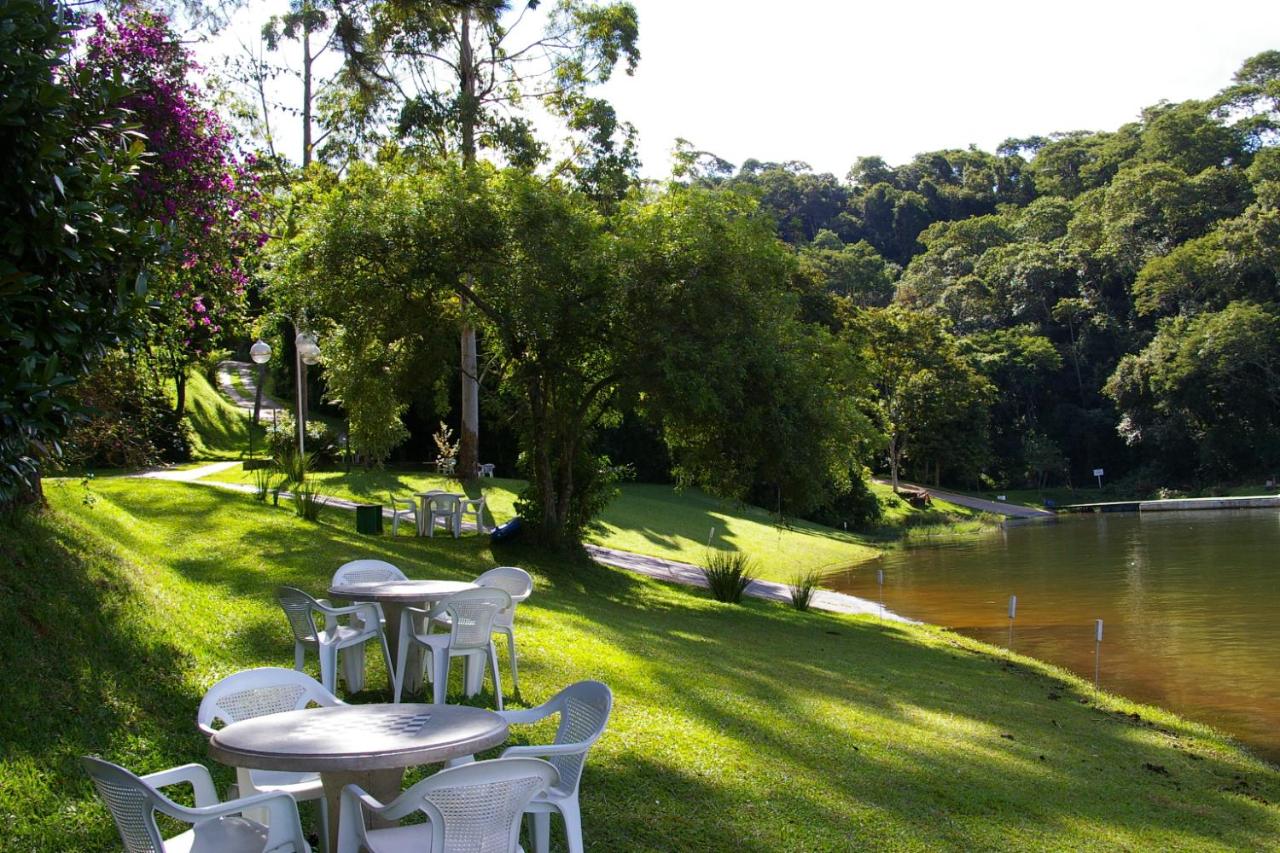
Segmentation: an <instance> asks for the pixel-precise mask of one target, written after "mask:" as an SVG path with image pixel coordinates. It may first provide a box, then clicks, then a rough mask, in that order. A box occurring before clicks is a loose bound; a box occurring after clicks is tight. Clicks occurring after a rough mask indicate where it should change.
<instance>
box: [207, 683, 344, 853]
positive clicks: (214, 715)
mask: <svg viewBox="0 0 1280 853" xmlns="http://www.w3.org/2000/svg"><path fill="white" fill-rule="evenodd" d="M312 704H315V705H318V706H320V707H329V706H331V705H342V704H344V703H343V702H342V700H341V699H339V698H338V697H337V696H334V695H333V694H332V693H330V692H329V691H328V690H326V689H325V688H324V685H323V684H321V683H320V682H318V681H316V680H315V679H314V678H312V677H311V676H309V675H307V674H306V673H304V672H297V671H295V670H292V669H283V668H281V667H276V666H263V667H258V668H257V669H247V670H244V671H243V672H237V673H235V674H234V675H228V676H227V677H226V678H224V679H222V680H221V681H219V682H218V683H217V684H215V685H213V686H212V687H210V688H209V691H208V692H207V693H205V694H204V699H202V700H201V702H200V709H199V710H198V711H197V712H196V727H197V728H199V729H200V731H202V732H204V734H205V735H208V736H210V737H212V736H213V733H214V732H215V731H216V729H215V728H214V725H215V724H220V725H222V726H229V725H231V724H232V723H238V722H240V721H241V720H251V719H253V718H255V717H262V716H266V715H267V714H279V713H283V712H285V711H298V710H301V709H303V708H307V707H310V706H311V705H312ZM236 788H237V790H238V791H239V794H240V796H246V795H249V794H261V793H273V794H274V793H284V794H288V795H289V796H291V797H293V799H294V800H296V801H297V802H306V801H308V800H319V801H320V835H321V839H322V840H323V838H324V835H325V831H326V830H327V829H328V820H329V818H328V805H327V804H326V802H325V799H324V787H323V786H322V785H321V784H320V774H319V773H298V772H292V771H286V770H250V769H248V768H245V767H237V768H236ZM254 817H256V816H254ZM321 846H325V845H323V844H322V845H321Z"/></svg>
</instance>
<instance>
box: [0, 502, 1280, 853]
mask: <svg viewBox="0 0 1280 853" xmlns="http://www.w3.org/2000/svg"><path fill="white" fill-rule="evenodd" d="M47 492H48V495H49V500H50V503H51V505H52V509H51V511H49V512H46V513H44V514H43V515H40V516H32V515H25V516H18V517H15V518H9V519H7V520H5V521H3V522H0V524H2V525H3V526H0V605H3V606H4V607H5V612H6V613H9V614H11V616H10V623H9V628H8V630H6V631H5V632H4V633H3V635H0V649H2V650H3V654H4V660H5V672H4V679H3V680H2V681H0V685H3V686H2V687H0V691H3V695H2V697H0V698H2V699H3V708H4V713H3V714H0V813H3V814H4V815H5V816H6V824H7V825H6V828H5V845H4V846H5V849H13V850H78V851H95V850H118V849H119V842H118V840H117V839H116V838H115V835H114V830H113V828H112V825H111V822H110V819H109V817H108V815H107V813H106V811H105V809H104V808H103V807H102V806H101V805H100V804H99V803H98V802H97V801H96V799H95V798H94V796H93V794H92V791H91V787H90V784H89V782H88V780H87V779H86V778H85V777H84V776H83V774H82V773H81V771H80V769H79V767H78V764H77V757H78V756H79V755H81V754H85V753H98V754H101V755H103V756H104V757H106V758H108V759H110V760H113V761H117V762H120V763H123V764H125V765H127V766H130V767H132V768H134V769H135V770H138V771H142V772H147V771H152V770H156V769H160V768H162V767H168V766H172V765H176V764H181V763H183V762H187V761H201V762H204V763H206V764H208V763H209V762H208V759H207V757H206V754H205V747H204V744H203V741H202V739H201V738H200V736H199V735H197V734H196V730H195V727H194V723H193V718H194V715H195V710H196V706H197V705H198V703H199V700H200V697H201V695H202V694H203V692H204V690H205V689H207V688H208V687H209V686H210V685H211V684H212V683H213V682H214V681H215V680H216V679H218V678H219V677H221V676H223V675H226V674H228V673H230V672H234V671H236V670H239V669H242V668H246V667H251V666H258V665H267V664H273V665H283V666H288V665H289V663H290V661H291V660H292V641H291V639H290V636H289V634H288V631H287V629H286V626H285V621H284V617H283V616H282V615H281V613H280V612H279V610H278V608H277V607H276V605H275V604H274V602H273V599H272V590H273V589H274V587H275V586H276V585H278V584H281V583H288V584H294V585H298V586H301V587H304V588H306V589H310V590H313V591H317V592H318V591H320V590H323V589H324V587H325V585H326V582H327V580H328V577H329V576H330V574H331V573H332V571H333V570H334V569H335V568H336V567H337V566H338V565H339V564H340V563H342V562H344V561H346V560H348V559H352V558H355V557H366V556H370V557H382V558H385V559H389V560H391V561H393V562H395V563H396V564H398V565H400V566H401V567H402V568H404V569H405V570H406V572H407V573H408V574H409V575H410V576H412V577H435V578H468V577H471V576H473V575H475V574H477V573H478V572H480V571H482V570H483V569H486V568H488V567H490V566H492V565H494V564H497V563H503V564H512V563H514V564H518V565H523V566H525V567H526V568H528V569H529V570H530V571H531V572H532V573H533V574H534V576H535V579H536V583H537V588H536V591H535V593H534V595H533V597H532V598H530V599H529V601H528V602H526V603H525V604H523V605H521V609H520V613H519V615H518V617H517V621H518V625H519V642H520V649H521V656H522V660H521V682H522V686H523V688H524V695H523V697H520V698H519V699H513V700H512V701H511V704H512V706H515V707H519V706H522V705H528V704H532V703H536V702H539V701H542V700H544V699H546V698H547V697H548V696H550V695H551V694H552V693H553V692H554V691H556V690H557V689H559V688H560V687H561V686H563V685H565V684H568V683H571V682H573V681H576V680H578V679H583V678H599V679H601V680H603V681H605V682H607V683H608V684H609V685H611V686H612V688H613V689H614V691H615V693H616V697H617V698H616V704H615V712H614V716H613V719H612V721H611V723H610V726H609V730H608V732H607V733H606V734H605V736H604V738H603V739H602V740H601V741H600V743H599V744H598V745H597V747H596V748H595V750H594V751H593V753H592V756H591V760H590V762H589V764H588V767H587V770H586V773H585V776H584V779H583V790H582V805H583V812H584V817H583V822H584V829H585V832H586V838H587V842H588V845H589V848H590V849H596V850H609V851H632V850H635V851H641V850H645V851H648V850H672V851H676V850H726V851H728V850H733V851H743V850H749V851H773V850H850V849H894V850H913V849H918V850H938V849H952V850H1009V849H1024V850H1065V849H1070V850H1196V849H1205V850H1209V849H1265V848H1274V847H1275V844H1276V838H1277V837H1280V808H1278V807H1277V806H1276V805H1274V803H1276V802H1277V800H1280V772H1278V771H1277V770H1276V769H1275V768H1272V767H1270V766H1268V765H1265V764H1262V763H1261V762H1258V761H1256V760H1254V759H1252V758H1251V757H1249V756H1248V755H1246V754H1245V753H1243V752H1242V751H1240V750H1238V749H1237V748H1235V747H1233V746H1231V745H1230V744H1229V743H1228V742H1226V741H1225V740H1223V739H1221V738H1219V737H1218V736H1216V735H1214V734H1213V733H1211V732H1209V731H1208V730H1207V729H1205V728H1203V727H1200V726H1197V725H1194V724H1192V723H1188V722H1185V721H1182V720H1179V719H1178V718H1176V717H1174V716H1172V715H1170V714H1167V713H1164V712H1161V711H1158V710H1155V709H1151V708H1147V707H1143V706H1136V705H1130V704H1129V703H1126V702H1123V701H1121V700H1118V699H1116V698H1114V697H1110V696H1106V695H1101V694H1096V693H1094V692H1093V691H1092V690H1091V689H1089V688H1088V687H1087V686H1086V685H1085V684H1084V683H1083V682H1081V681H1080V680H1078V679H1075V678H1072V677H1070V676H1067V675H1065V674H1063V673H1061V672H1060V671H1057V670H1054V669H1052V668H1050V667H1047V666H1044V665H1041V664H1038V663H1035V662H1032V661H1028V660H1025V659H1021V658H1015V659H1013V660H1011V661H1010V660H1006V659H1005V658H1003V657H1001V656H1000V655H999V654H998V653H996V652H995V650H993V649H990V648H988V647H984V646H981V645H979V644H977V643H974V642H971V641H968V640H965V639H963V638H961V637H958V636H956V635H953V634H950V633H948V632H944V631H940V630H936V629H931V628H926V627H918V626H904V625H897V624H888V623H881V622H879V621H877V620H876V619H875V618H873V617H845V616H835V615H824V614H818V613H808V614H802V613H797V612H794V611H792V610H790V609H788V608H786V607H783V606H781V605H774V604H768V603H765V602H758V601H752V602H749V603H748V604H746V605H743V606H732V605H722V604H718V603H716V602H713V601H711V600H710V599H709V598H707V597H706V596H705V594H703V593H701V592H699V591H695V590H690V589H686V588H679V587H674V586H669V585H665V584H661V583H658V582H656V581H651V580H648V579H645V578H641V577H637V576H633V575H629V574H626V573H624V572H621V571H618V570H612V569H607V568H603V567H599V566H596V565H594V564H590V563H586V562H584V561H581V560H579V559H574V558H557V557H547V556H542V555H538V554H536V553H533V552H529V551H527V550H512V549H507V550H501V551H490V546H489V544H488V542H487V541H485V540H480V539H463V540H461V541H457V540H453V539H434V540H424V539H416V538H411V537H407V536H406V537H401V538H399V539H396V540H392V539H390V538H388V537H382V538H363V537H360V536H358V535H356V534H355V533H354V532H352V530H351V524H350V520H349V517H348V516H346V515H341V516H340V515H338V514H337V513H336V512H330V513H329V514H328V515H327V517H325V518H322V523H320V524H318V525H316V524H308V523H306V522H303V521H300V520H298V519H297V518H295V517H294V516H293V515H292V513H291V512H289V511H288V510H285V509H273V508H270V507H266V506H263V505H262V504H258V503H255V502H254V501H253V500H252V499H251V498H250V497H248V496H246V495H242V494H236V493H229V492H223V491H219V490H216V489H211V488H208V487H204V486H198V485H191V484H181V483H163V482H151V481H138V480H126V479H103V480H99V481H97V482H95V483H94V484H93V485H92V491H91V494H92V500H91V501H90V502H86V500H85V498H86V497H87V495H86V492H85V491H84V489H83V488H82V487H81V486H80V485H79V483H78V482H77V481H71V480H68V481H61V482H53V481H51V482H49V483H48V484H47ZM503 659H504V661H505V657H504V658H503ZM310 665H311V669H312V670H314V669H315V665H314V660H312V661H311V663H310ZM503 665H504V667H505V663H504V664H503ZM370 670H371V672H370V681H369V683H370V684H371V685H375V686H378V687H381V685H382V684H383V683H384V682H383V676H384V673H383V671H382V669H381V665H380V664H379V663H377V662H376V661H375V660H374V659H373V658H371V659H370ZM455 686H456V685H455ZM455 696H456V694H455ZM383 698H385V694H384V693H381V692H379V691H377V690H372V689H371V690H370V691H368V692H366V693H365V694H362V695H359V696H356V697H353V701H371V700H378V699H383ZM486 698H487V697H484V696H481V697H479V699H480V700H481V701H483V700H484V699H486ZM548 735H549V731H548V730H546V729H542V730H539V731H536V732H534V733H532V734H531V733H529V732H527V731H518V732H516V734H515V737H516V738H517V739H527V738H531V737H532V738H541V737H546V736H548ZM216 778H217V780H218V782H219V785H220V786H222V785H225V784H226V783H228V782H229V781H231V779H232V774H231V772H230V771H229V770H226V769H225V768H219V769H216ZM308 817H309V815H308ZM557 837H558V836H557Z"/></svg>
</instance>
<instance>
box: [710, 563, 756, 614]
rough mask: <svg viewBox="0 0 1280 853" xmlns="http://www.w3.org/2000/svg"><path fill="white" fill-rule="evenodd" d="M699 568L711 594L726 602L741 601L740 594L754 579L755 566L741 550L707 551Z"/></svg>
mask: <svg viewBox="0 0 1280 853" xmlns="http://www.w3.org/2000/svg"><path fill="white" fill-rule="evenodd" d="M699 568H701V569H702V577H703V578H704V579H705V580H706V582H707V588H708V589H710V590H711V596H712V597H713V598H714V599H715V600H716V601H723V602H726V603H728V604H737V603H739V602H740V601H742V594H743V593H744V592H746V591H747V587H749V586H750V585H751V582H752V581H753V580H755V574H754V571H755V566H754V564H753V563H752V562H751V559H750V558H749V557H747V555H746V554H743V553H741V552H729V551H709V552H707V555H706V557H704V558H703V560H702V565H701V566H700V567H699Z"/></svg>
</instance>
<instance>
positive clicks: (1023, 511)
mask: <svg viewBox="0 0 1280 853" xmlns="http://www.w3.org/2000/svg"><path fill="white" fill-rule="evenodd" d="M875 482H877V483H879V484H881V485H882V486H887V485H889V481H888V480H876V481H875ZM898 485H899V486H906V487H907V488H909V489H919V490H921V491H925V492H928V493H929V494H930V496H932V497H935V498H937V499H938V500H940V501H946V502H947V503H950V504H955V505H956V506H966V507H968V508H969V509H976V510H978V511H979V512H989V513H991V514H993V515H1007V516H1009V517H1010V518H1052V517H1053V516H1054V515H1055V513H1052V512H1050V511H1049V510H1047V509H1036V508H1035V507H1033V506H1023V505H1022V504H1010V503H1002V502H1000V501H989V500H986V499H984V498H975V497H971V496H970V495H961V494H958V493H956V492H948V491H946V490H945V489H935V488H934V487H933V486H921V485H919V484H917V483H908V482H906V481H905V480H899V481H898Z"/></svg>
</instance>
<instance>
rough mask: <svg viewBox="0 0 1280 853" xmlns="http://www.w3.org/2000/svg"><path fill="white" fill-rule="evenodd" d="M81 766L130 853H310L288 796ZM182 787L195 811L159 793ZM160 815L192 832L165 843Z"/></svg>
mask: <svg viewBox="0 0 1280 853" xmlns="http://www.w3.org/2000/svg"><path fill="white" fill-rule="evenodd" d="M81 761H82V762H83V763H84V769H85V771H86V772H87V773H88V774H89V776H90V778H92V779H93V784H94V787H96V788H97V789H98V796H99V797H101V798H102V801H103V802H105V803H106V804H107V809H108V810H110V812H111V817H112V818H114V819H115V822H116V829H117V830H119V832H120V840H121V841H123V842H124V849H125V851H127V853H191V851H198V850H210V851H213V850H216V851H219V853H310V850H311V848H310V847H309V846H308V845H307V841H306V838H305V837H303V835H302V824H301V823H300V822H299V820H298V806H297V804H296V803H295V802H294V801H293V798H292V797H290V796H289V795H288V794H255V795H254V796H251V797H242V798H240V799H238V800H228V801H227V802H225V803H220V802H218V794H217V791H215V790H214V787H213V778H212V777H211V776H210V775H209V771H208V769H207V768H205V767H204V766H203V765H200V764H185V765H183V766H182V767H174V768H172V769H170V770H162V771H160V772H159V773H149V774H147V775H146V776H137V775H135V774H133V773H131V772H129V771H128V770H126V769H124V768H123V767H120V766H119V765H116V764H112V763H111V762H109V761H103V760H102V759H101V758H90V757H89V756H85V757H84V758H82V759H81ZM468 766H470V765H468ZM181 784H188V785H190V786H191V787H192V789H193V791H194V792H195V803H196V805H195V808H188V807H187V806H181V805H178V804H177V803H175V802H174V801H173V800H171V799H169V798H168V797H166V796H165V795H164V794H162V793H160V791H159V790H158V789H159V788H164V787H168V786H169V785H181ZM254 809H265V810H266V811H267V813H268V814H269V815H270V818H269V823H267V824H266V825H263V824H261V823H259V822H257V821H255V820H250V819H248V818H246V817H243V816H241V813H242V812H244V811H246V810H254ZM156 812H159V813H161V814H164V815H168V816H169V817H171V818H174V819H176V820H179V821H182V822H183V823H189V824H191V829H189V830H187V831H186V832H183V833H181V834H179V835H175V836H174V837H172V838H169V839H164V838H162V837H161V835H160V827H158V826H157V825H156ZM517 819H518V817H517Z"/></svg>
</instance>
